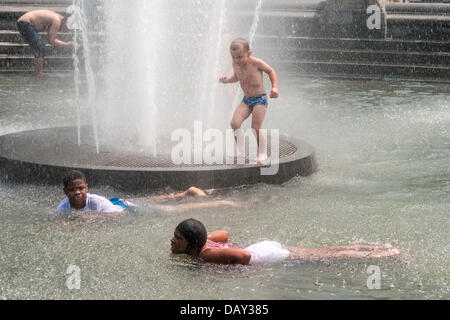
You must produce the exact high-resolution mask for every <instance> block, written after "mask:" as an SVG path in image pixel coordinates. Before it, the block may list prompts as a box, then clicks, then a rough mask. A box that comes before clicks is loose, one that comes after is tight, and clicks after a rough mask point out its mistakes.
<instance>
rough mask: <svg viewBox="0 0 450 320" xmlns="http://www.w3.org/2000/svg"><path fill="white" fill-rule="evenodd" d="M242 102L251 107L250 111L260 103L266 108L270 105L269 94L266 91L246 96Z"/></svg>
mask: <svg viewBox="0 0 450 320" xmlns="http://www.w3.org/2000/svg"><path fill="white" fill-rule="evenodd" d="M242 102H243V103H245V104H246V105H247V107H249V108H250V111H253V107H254V106H256V105H258V104H259V105H262V106H264V107H266V108H267V106H268V102H267V95H266V94H265V93H263V94H260V95H257V96H254V97H250V98H247V97H244V99H242Z"/></svg>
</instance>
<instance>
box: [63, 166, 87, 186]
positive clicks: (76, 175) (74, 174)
mask: <svg viewBox="0 0 450 320" xmlns="http://www.w3.org/2000/svg"><path fill="white" fill-rule="evenodd" d="M73 180H83V181H84V182H86V177H85V175H84V174H83V173H82V172H81V171H78V170H71V171H69V172H67V173H66V175H65V176H64V179H63V183H64V188H67V187H68V186H69V183H70V182H71V181H73Z"/></svg>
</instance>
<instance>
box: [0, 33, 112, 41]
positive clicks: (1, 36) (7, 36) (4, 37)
mask: <svg viewBox="0 0 450 320" xmlns="http://www.w3.org/2000/svg"><path fill="white" fill-rule="evenodd" d="M39 35H40V36H41V37H42V39H44V40H45V41H47V33H45V32H39ZM73 36H74V35H73V33H64V32H58V36H57V38H58V39H60V40H62V41H73ZM88 37H89V39H90V40H91V41H94V42H101V41H102V39H103V37H104V35H103V34H102V33H97V32H90V33H88ZM0 42H14V43H25V42H24V40H23V38H22V36H21V35H20V33H19V31H17V30H0Z"/></svg>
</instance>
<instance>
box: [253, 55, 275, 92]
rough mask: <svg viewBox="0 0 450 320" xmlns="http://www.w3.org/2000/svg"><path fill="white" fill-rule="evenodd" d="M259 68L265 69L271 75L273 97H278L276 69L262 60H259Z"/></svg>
mask: <svg viewBox="0 0 450 320" xmlns="http://www.w3.org/2000/svg"><path fill="white" fill-rule="evenodd" d="M257 66H258V69H260V70H262V71H264V72H265V73H267V75H268V76H269V79H270V82H271V83H272V90H270V97H271V98H278V95H279V94H278V79H277V74H276V72H275V70H274V69H273V68H272V67H271V66H269V65H268V64H267V63H265V62H264V61H262V60H258V61H257Z"/></svg>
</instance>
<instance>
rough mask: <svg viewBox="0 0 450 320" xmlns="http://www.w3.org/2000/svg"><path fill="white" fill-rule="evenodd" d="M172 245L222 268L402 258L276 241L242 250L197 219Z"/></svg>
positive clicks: (387, 249) (390, 251) (385, 248)
mask: <svg viewBox="0 0 450 320" xmlns="http://www.w3.org/2000/svg"><path fill="white" fill-rule="evenodd" d="M170 242H171V251H172V253H174V254H188V255H191V256H193V257H196V258H198V259H201V260H203V261H205V262H210V263H219V264H266V263H276V262H281V261H284V260H286V259H294V260H298V261H324V260H329V259H333V258H347V259H352V258H353V259H355V258H357V259H362V258H382V257H390V256H395V255H398V254H400V251H399V250H398V249H395V248H392V246H391V245H390V244H384V245H381V246H367V245H349V246H339V247H324V248H317V249H308V248H298V247H289V246H286V245H283V244H280V243H278V242H275V241H262V242H258V243H256V244H253V245H251V246H249V247H247V248H245V249H240V248H237V247H235V246H233V245H232V244H231V243H229V242H228V232H227V231H225V230H218V231H214V232H210V233H207V231H206V228H205V226H204V225H203V224H202V223H201V222H200V221H198V220H195V219H187V220H184V221H182V222H181V223H180V224H178V226H177V227H176V229H175V232H174V236H173V238H172V240H171V241H170Z"/></svg>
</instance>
